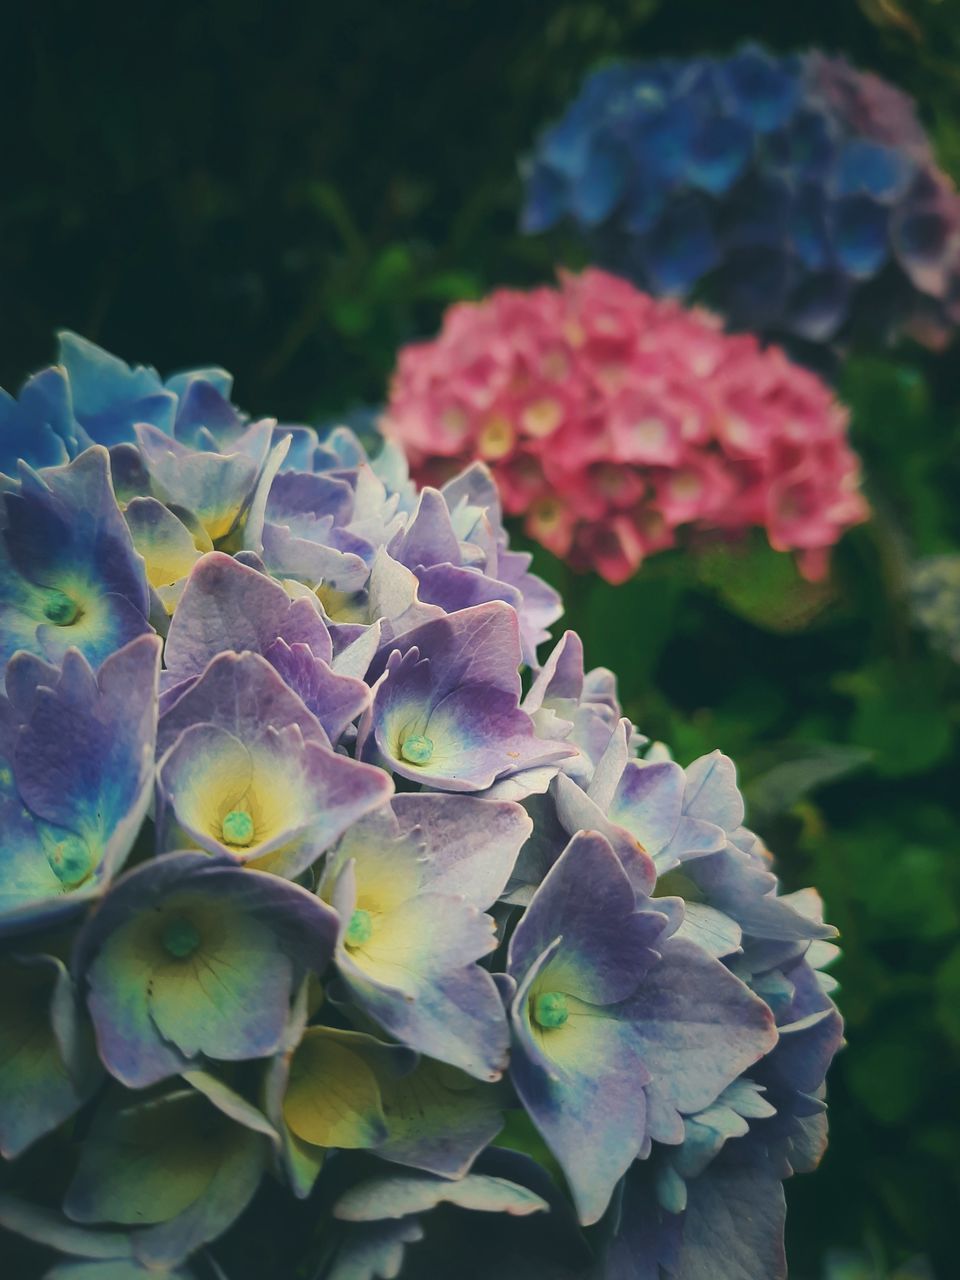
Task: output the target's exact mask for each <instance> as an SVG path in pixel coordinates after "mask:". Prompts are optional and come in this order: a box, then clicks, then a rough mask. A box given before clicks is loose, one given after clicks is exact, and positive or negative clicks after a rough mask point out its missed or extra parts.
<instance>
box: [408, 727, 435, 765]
mask: <svg viewBox="0 0 960 1280" xmlns="http://www.w3.org/2000/svg"><path fill="white" fill-rule="evenodd" d="M400 754H401V756H403V758H404V760H406V761H407V763H408V764H427V762H428V761H429V760H430V757H431V756H432V755H433V743H432V742H431V741H430V739H429V738H425V737H423V736H422V735H421V734H419V733H412V734H411V735H410V737H409V738H404V740H403V741H402V742H401V743H400Z"/></svg>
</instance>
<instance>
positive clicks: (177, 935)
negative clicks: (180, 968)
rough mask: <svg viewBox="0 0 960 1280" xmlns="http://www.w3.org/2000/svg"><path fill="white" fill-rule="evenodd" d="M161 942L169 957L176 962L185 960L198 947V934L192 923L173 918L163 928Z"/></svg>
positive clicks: (177, 917) (178, 917) (183, 919)
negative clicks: (172, 957)
mask: <svg viewBox="0 0 960 1280" xmlns="http://www.w3.org/2000/svg"><path fill="white" fill-rule="evenodd" d="M162 942H163V946H164V949H165V950H166V951H169V953H170V955H172V956H174V957H175V958H176V959H177V960H186V958H187V956H192V955H193V953H194V952H195V951H196V949H197V947H199V945H200V933H199V930H198V929H197V926H196V925H195V924H194V923H193V922H192V921H190V920H187V919H185V918H184V917H183V916H174V918H173V919H172V920H168V921H167V923H166V924H165V925H164V927H163V935H162Z"/></svg>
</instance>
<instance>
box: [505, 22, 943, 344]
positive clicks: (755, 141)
mask: <svg viewBox="0 0 960 1280" xmlns="http://www.w3.org/2000/svg"><path fill="white" fill-rule="evenodd" d="M524 175H525V182H526V197H525V203H524V209H523V217H522V222H523V227H524V229H525V230H526V231H527V232H529V233H531V234H535V233H538V232H543V231H546V230H548V229H549V228H551V227H554V226H555V225H557V224H559V223H561V222H570V223H573V224H574V225H575V226H576V227H577V228H578V229H579V231H580V232H581V233H582V235H583V236H584V238H585V239H586V241H587V243H588V245H589V246H590V248H591V249H592V251H593V253H594V255H595V257H596V260H597V262H598V263H599V264H600V265H603V266H606V267H607V268H608V269H610V270H613V271H617V272H619V273H620V274H622V275H626V276H629V277H630V278H631V279H633V280H634V281H635V282H636V283H637V284H638V285H640V286H641V287H642V288H644V289H647V290H648V291H650V292H652V293H655V294H669V295H673V296H677V297H686V296H688V295H690V294H691V293H696V294H697V296H699V297H702V298H703V299H705V300H707V301H709V302H710V303H711V305H714V306H715V307H716V308H717V309H718V310H719V311H720V312H721V313H723V314H724V315H725V316H726V317H727V318H728V319H729V321H730V323H731V324H732V325H733V326H734V327H736V328H742V329H749V330H751V331H753V332H756V333H764V334H767V335H772V336H775V337H777V338H778V339H781V340H787V341H793V342H794V343H797V342H799V343H813V344H822V343H830V344H845V343H847V342H849V341H850V340H851V339H856V338H858V337H860V336H872V337H876V336H880V337H890V336H892V335H894V334H895V333H897V332H899V331H901V330H903V331H906V332H907V333H909V334H910V335H911V336H913V337H914V338H916V339H918V340H919V341H921V342H925V343H928V344H929V345H931V346H940V345H942V344H943V343H944V342H946V341H947V340H948V338H949V337H950V335H951V332H952V330H953V328H954V327H955V326H956V324H957V323H958V322H960V196H958V195H957V193H956V191H955V190H954V189H953V187H952V184H951V183H950V181H949V179H948V178H947V177H946V176H945V175H944V174H943V173H942V172H941V171H940V170H939V169H938V168H937V165H936V161H935V159H934V156H933V153H932V151H931V148H930V144H929V142H928V140H927V138H926V136H925V134H924V132H923V129H922V128H921V126H920V124H919V122H918V120H917V116H916V113H915V109H914V105H913V102H912V101H911V100H910V99H909V98H908V97H907V96H906V95H905V94H903V93H902V92H901V91H900V90H898V89H896V88H894V86H893V85H890V84H888V83H887V82H885V81H883V80H881V79H880V78H879V77H878V76H876V75H873V74H872V73H868V72H861V71H858V70H856V69H855V68H853V67H852V66H851V65H850V64H849V63H848V62H846V61H845V60H844V59H843V58H842V57H834V56H828V55H826V54H823V53H820V52H818V51H811V52H809V53H805V54H792V55H787V56H782V55H777V54H772V53H768V52H767V51H766V50H764V49H762V48H760V47H759V46H757V45H746V46H744V47H742V48H740V49H738V50H736V51H735V52H734V53H732V54H730V55H728V56H726V57H717V58H705V57H698V58H691V59H686V60H680V59H664V60H660V61H657V62H651V63H644V62H639V63H626V64H622V65H618V66H613V67H605V68H603V69H602V70H600V71H598V72H595V73H593V74H592V75H591V76H589V77H588V78H587V80H586V81H585V83H584V85H583V87H582V89H581V91H580V93H579V95H578V96H577V98H576V99H575V100H574V101H573V102H572V103H571V104H570V106H569V107H568V108H567V111H566V113H565V114H564V115H563V116H562V118H561V119H560V120H559V121H558V122H557V123H555V124H553V125H551V126H550V127H548V128H547V129H546V130H545V131H544V132H543V133H542V134H541V136H540V138H539V140H538V142H537V144H536V146H535V147H534V150H533V153H532V154H531V155H530V157H529V158H528V159H527V160H526V161H525V163H524Z"/></svg>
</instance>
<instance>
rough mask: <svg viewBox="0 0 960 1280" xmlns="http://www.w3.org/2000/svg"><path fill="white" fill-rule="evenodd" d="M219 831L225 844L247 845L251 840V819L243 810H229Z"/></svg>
mask: <svg viewBox="0 0 960 1280" xmlns="http://www.w3.org/2000/svg"><path fill="white" fill-rule="evenodd" d="M221 830H222V832H223V838H224V840H225V841H226V842H227V844H239V845H247V844H249V843H250V841H251V840H252V839H253V819H252V818H251V817H250V815H249V813H247V811H246V810H245V809H231V810H230V812H229V813H228V814H227V816H226V817H225V818H224V820H223V823H222V824H221Z"/></svg>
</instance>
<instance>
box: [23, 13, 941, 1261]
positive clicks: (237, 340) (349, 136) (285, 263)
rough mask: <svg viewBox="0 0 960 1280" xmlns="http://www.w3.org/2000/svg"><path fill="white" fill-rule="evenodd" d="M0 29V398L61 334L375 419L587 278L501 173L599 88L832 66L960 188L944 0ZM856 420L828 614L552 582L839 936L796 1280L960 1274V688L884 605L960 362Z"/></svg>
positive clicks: (932, 466) (921, 359) (896, 359)
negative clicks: (610, 72) (416, 375)
mask: <svg viewBox="0 0 960 1280" xmlns="http://www.w3.org/2000/svg"><path fill="white" fill-rule="evenodd" d="M0 37H2V38H0V74H2V81H3V84H4V88H5V91H6V92H5V101H6V104H7V109H6V110H5V111H4V112H3V118H2V124H0V129H2V130H3V153H2V154H3V160H4V163H3V174H2V178H0V182H2V184H3V185H2V197H0V384H2V385H4V386H7V387H11V386H15V385H17V384H18V383H19V382H20V381H21V379H22V378H23V377H24V376H25V375H26V374H27V373H28V372H29V371H30V370H31V369H33V368H35V367H39V366H40V365H42V364H44V363H46V362H47V361H48V359H49V357H50V355H51V352H52V331H53V329H54V328H56V327H58V326H61V325H66V326H69V327H72V328H74V329H77V330H78V331H80V332H82V333H84V334H86V335H87V336H89V337H91V338H93V339H95V340H97V341H99V342H101V343H103V345H105V346H106V347H107V348H108V349H110V350H113V351H116V352H118V353H120V354H122V355H123V356H125V357H126V358H127V359H131V360H145V361H149V362H150V363H153V364H156V365H157V366H159V367H160V368H162V369H164V370H170V369H173V368H176V367H178V366H182V365H188V364H197V363H200V362H219V363H221V364H223V365H225V366H226V367H227V368H230V369H233V370H234V371H236V372H237V373H238V374H239V385H238V391H237V398H238V400H239V402H240V403H241V404H243V405H244V407H246V408H248V409H250V410H251V411H256V412H271V413H280V414H281V415H284V416H287V417H288V418H304V417H307V418H318V417H319V418H328V417H329V416H330V415H332V414H335V413H338V412H343V411H346V410H348V409H350V408H351V407H352V406H354V405H357V404H362V403H378V402H380V401H382V399H383V396H384V392H385V386H386V381H387V378H388V376H389V372H390V369H391V367H392V363H393V359H394V355H395V351H396V348H397V347H398V346H399V345H400V344H402V343H404V342H407V341H410V340H411V339H414V338H417V337H420V336H425V335H429V334H430V333H432V332H434V331H435V329H436V327H437V325H438V322H439V318H440V315H441V314H442V311H443V308H444V307H445V306H446V305H447V304H448V303H449V302H450V301H452V300H454V299H456V298H464V297H476V296H479V295H481V294H483V293H484V292H485V291H486V290H488V289H489V288H491V287H492V286H494V285H496V284H500V283H514V284H528V283H533V282H538V281H542V280H545V279H548V278H549V277H550V274H551V272H552V270H553V267H554V264H555V262H556V261H557V260H558V259H559V260H562V261H564V262H565V263H567V264H570V265H578V263H579V262H580V261H582V259H581V258H580V257H579V256H578V254H579V252H580V251H579V250H577V249H576V248H575V247H574V246H573V245H571V244H568V243H565V242H564V241H563V239H562V238H558V239H553V240H533V241H531V240H526V239H523V238H522V237H520V236H519V235H518V234H517V229H516V218H517V209H518V205H519V182H518V178H517V167H516V166H517V157H518V155H519V154H520V153H521V152H522V151H523V150H524V149H525V147H526V146H527V145H528V144H529V142H530V140H531V139H532V137H533V135H534V132H535V131H536V130H537V128H539V127H540V126H541V125H542V124H543V123H544V122H546V121H547V120H548V119H550V118H551V117H552V116H554V115H555V114H556V113H557V111H558V110H559V109H560V107H561V106H562V105H563V103H564V102H565V100H566V99H567V97H568V96H569V95H570V94H571V93H572V92H573V90H574V89H575V88H576V86H577V84H578V83H579V80H580V78H581V77H582V75H583V74H584V72H585V71H586V70H587V69H588V68H589V67H590V66H592V65H594V64H595V63H596V62H597V61H598V60H600V59H602V58H607V57H611V56H619V55H627V56H642V57H650V56H655V55H657V54H661V53H694V52H698V51H706V50H713V51H724V50H728V49H729V48H731V47H732V46H733V45H734V44H736V43H737V42H738V41H740V40H742V39H744V38H755V39H759V40H762V41H764V42H766V43H768V44H770V45H772V46H774V47H776V48H779V49H788V48H791V47H805V46H809V45H820V46H823V47H826V48H829V49H832V50H838V51H842V52H845V53H847V54H848V56H850V57H851V58H852V59H853V60H854V61H855V62H857V63H859V64H860V65H861V66H865V67H870V68H873V69H875V70H877V71H879V72H880V73H881V74H883V75H886V76H887V77H889V78H890V79H892V80H894V81H895V82H897V83H899V84H901V85H902V86H903V87H905V88H906V89H908V90H909V91H911V92H913V93H914V94H915V95H916V96H917V98H918V100H919V102H920V107H921V112H922V115H923V118H924V120H925V122H926V123H927V125H928V127H929V128H930V130H931V133H932V135H933V137H934V139H935V142H936V145H937V147H938V151H939V154H940V156H941V159H942V162H943V163H944V165H945V166H946V167H947V168H949V169H951V171H952V172H953V173H954V175H957V174H958V173H960V3H958V0H806V2H805V3H804V4H802V5H799V4H795V5H779V4H771V3H770V0H739V2H738V3H737V4H725V3H721V0H671V2H670V3H669V4H665V3H660V0H620V2H619V3H617V2H616V0H614V2H611V3H602V2H601V0H555V2H554V3H548V2H546V0H539V2H537V0H485V2H484V3H482V4H481V3H476V2H471V0H393V2H392V3H391V2H390V0H352V3H350V4H349V5H333V4H329V3H326V4H320V5H307V4H295V3H285V2H283V0H275V2H274V3H272V4H267V3H266V2H265V0H229V2H228V0H206V2H205V3H203V4H199V5H198V4H195V3H190V4H184V3H179V2H178V0H171V3H168V4H167V5H165V6H162V7H152V8H148V7H144V6H132V5H129V4H126V5H120V4H112V3H109V2H108V3H104V4H101V5H97V6H91V5H89V4H82V3H80V2H79V0H53V3H51V4H48V5H45V6H37V5H29V6H28V5H18V4H16V3H14V4H13V5H10V6H7V7H6V9H5V11H4V15H3V19H2V24H0ZM840 390H841V392H842V394H843V396H844V398H845V399H846V400H847V402H848V403H849V404H850V406H851V409H852V413H853V434H854V439H855V443H856V445H857V447H858V449H859V450H860V452H861V453H862V455H863V457H864V461H865V466H866V471H867V475H868V487H869V494H870V498H871V501H872V503H873V506H874V509H875V512H876V518H875V520H874V521H873V522H872V523H871V524H870V525H869V526H864V527H862V528H860V529H857V530H855V531H853V533H852V534H851V535H849V536H848V538H847V539H846V540H845V542H844V544H843V545H842V546H841V547H840V548H839V550H838V553H837V555H836V557H835V561H834V569H833V574H832V577H831V580H830V582H829V583H828V584H826V585H821V586H810V585H809V584H807V583H805V582H803V581H802V580H801V579H800V578H799V576H798V575H797V574H796V572H795V570H794V568H793V566H792V563H791V561H790V560H789V559H788V558H787V557H784V556H780V555H776V554H774V553H773V552H771V551H770V550H769V549H768V548H765V547H764V546H762V545H760V544H759V543H751V544H748V545H744V546H741V547H737V548H717V547H712V548H711V547H702V548H698V549H697V551H696V553H695V554H693V555H681V554H678V553H670V554H664V555H662V556H659V557H656V558H655V559H654V560H652V561H651V563H650V564H649V566H646V567H645V568H644V569H643V571H642V572H641V574H640V575H639V576H638V578H637V579H636V580H635V581H634V582H632V583H630V584H627V585H626V586H624V587H622V588H618V589H613V588H609V587H607V586H605V585H604V584H602V583H599V582H597V581H595V580H592V579H589V578H577V577H574V576H572V575H571V574H569V573H568V571H567V570H566V569H565V568H564V567H563V566H562V565H559V564H558V563H557V562H556V561H554V560H552V559H551V557H550V556H549V555H547V554H546V553H544V552H541V551H540V550H539V549H538V550H537V560H538V563H539V565H540V567H541V569H542V571H543V572H544V573H545V574H547V576H549V577H551V578H552V579H553V580H554V581H555V582H557V584H558V585H560V586H561V588H562V589H563V591H564V593H565V598H566V600H567V604H568V624H569V625H571V626H574V627H576V628H577V629H579V630H580V631H581V632H582V633H583V635H584V639H585V642H586V645H587V652H588V657H589V659H590V661H591V662H592V663H593V664H601V663H602V664H605V665H608V666H611V667H612V668H614V669H615V670H616V671H617V673H618V675H619V676H620V680H621V688H622V692H623V696H624V698H625V700H626V704H627V707H628V710H629V711H630V713H631V714H632V715H633V717H634V718H635V719H636V720H637V721H638V722H639V723H640V724H641V725H642V726H643V728H644V729H645V730H646V731H647V732H649V733H651V734H652V735H653V736H655V737H658V738H662V739H664V740H666V741H668V742H670V743H671V744H672V746H673V747H674V749H675V750H676V752H677V754H678V756H679V757H680V758H681V759H682V760H687V759H689V758H692V757H693V756H695V755H696V754H698V753H700V752H702V751H705V750H710V749H712V748H713V747H715V746H718V745H719V746H721V747H722V748H723V749H724V750H726V751H728V752H729V753H730V754H732V755H733V756H735V757H736V759H737V760H738V762H739V764H740V766H741V773H742V777H743V780H744V782H745V788H746V792H747V795H748V797H749V799H750V802H751V805H752V815H753V820H754V823H755V825H757V826H758V827H759V829H760V830H761V832H762V833H763V835H764V836H765V837H766V839H767V840H768V842H769V843H770V845H771V847H773V848H774V849H775V850H776V853H777V855H778V858H779V864H780V868H781V872H782V875H783V878H784V880H785V882H786V884H787V887H789V888H795V887H798V886H799V885H802V884H806V883H816V884H817V885H818V886H819V887H820V888H821V890H822V892H823V893H824V895H825V897H826V899H827V902H828V911H829V915H830V918H831V919H833V920H835V921H836V922H837V923H838V924H839V926H840V927H841V929H842V931H843V946H844V957H843V960H842V961H841V962H840V964H839V966H838V968H837V970H836V972H837V976H838V977H839V979H840V981H841V984H842V987H841V995H840V999H841V1003H842V1005H843V1010H844V1013H845V1015H846V1017H847V1021H848V1038H849V1047H848V1048H847V1050H846V1051H845V1052H844V1054H843V1055H842V1056H841V1058H840V1059H839V1060H838V1063H837V1065H836V1068H835V1070H834V1073H833V1076H832V1103H833V1106H832V1127H833V1138H832V1144H831V1149H830V1152H829V1154H828V1156H827V1158H826V1160H825V1162H824V1164H823V1166H822V1168H821V1170H820V1172H819V1173H818V1174H817V1175H816V1176H814V1177H809V1178H802V1179H795V1180H794V1182H793V1183H792V1184H791V1185H790V1188H789V1196H790V1205H791V1213H790V1227H789V1230H790V1237H791V1239H790V1250H791V1256H792V1259H793V1268H792V1273H791V1274H792V1275H793V1276H795V1277H796V1280H854V1278H855V1280H883V1278H889V1280H895V1278H896V1280H907V1277H910V1278H911V1280H913V1278H914V1277H921V1276H923V1277H924V1278H925V1280H926V1277H928V1276H930V1275H936V1276H938V1277H940V1280H949V1277H950V1276H951V1275H953V1274H955V1273H956V1272H955V1261H954V1249H953V1245H952V1232H953V1226H954V1218H955V1215H956V1211H957V1208H958V1206H960V1089H958V1084H960V811H958V805H957V795H958V789H960V788H958V782H960V768H958V765H960V759H958V734H957V728H958V718H960V673H958V669H957V667H956V666H955V665H954V664H953V663H952V662H951V661H950V660H949V659H948V658H946V657H944V656H942V655H941V654H938V653H935V652H933V651H932V650H931V648H930V646H929V644H928V642H927V640H926V638H925V637H924V636H923V635H922V634H921V633H920V632H919V631H918V630H917V628H916V627H915V626H914V624H913V622H912V620H911V617H910V613H909V609H908V602H907V598H906V594H905V589H904V587H905V574H906V570H907V568H908V566H909V564H910V562H911V560H912V559H914V558H915V557H917V556H920V555H926V554H933V553H939V552H949V551H956V550H958V549H960V513H958V507H957V503H956V498H955V495H956V494H957V493H958V492H960V361H957V359H956V357H955V355H951V354H950V353H942V354H940V355H931V354H929V353H921V352H919V351H917V350H913V349H906V348H905V349H903V350H899V351H895V352H873V353H858V354H857V355H856V356H855V357H853V358H851V359H850V361H849V362H847V364H846V365H845V366H844V368H843V370H842V375H841V383H840ZM521 1138H522V1135H521ZM521 1138H517V1139H516V1141H517V1142H518V1143H520V1142H521ZM918 1254H924V1255H926V1257H927V1258H928V1259H929V1261H930V1264H931V1266H932V1268H933V1270H932V1271H931V1270H930V1269H929V1268H927V1269H926V1270H924V1267H923V1266H922V1265H919V1264H916V1263H915V1262H912V1261H911V1259H914V1258H915V1257H916V1255H918ZM757 1280H762V1278H759V1277H758V1278H757Z"/></svg>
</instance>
